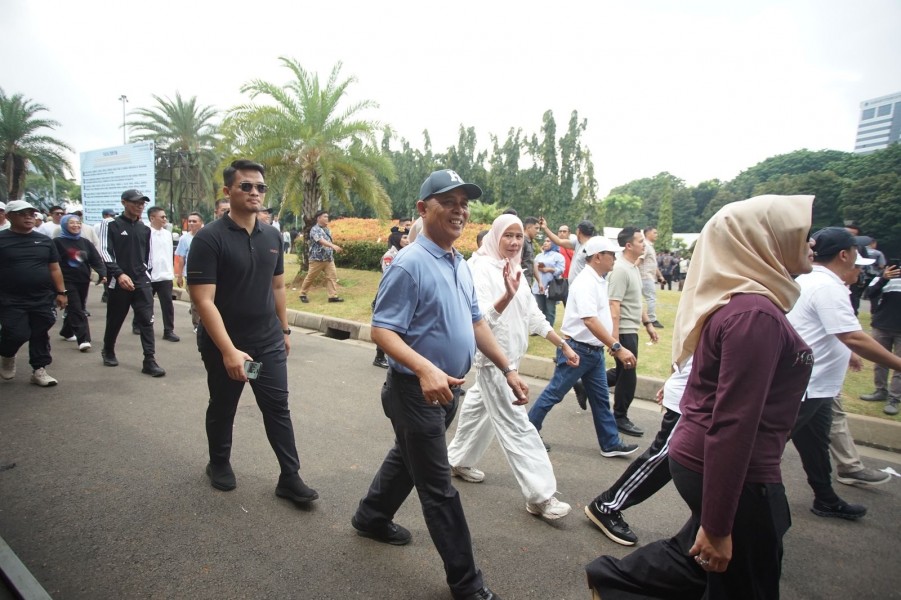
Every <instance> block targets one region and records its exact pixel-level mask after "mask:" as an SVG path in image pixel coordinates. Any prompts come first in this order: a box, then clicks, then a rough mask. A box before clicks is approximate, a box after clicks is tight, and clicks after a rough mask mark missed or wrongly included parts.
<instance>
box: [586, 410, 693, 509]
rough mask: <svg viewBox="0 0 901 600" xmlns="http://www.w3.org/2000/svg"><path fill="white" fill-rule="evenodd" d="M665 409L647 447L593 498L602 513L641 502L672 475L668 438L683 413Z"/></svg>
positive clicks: (656, 490)
mask: <svg viewBox="0 0 901 600" xmlns="http://www.w3.org/2000/svg"><path fill="white" fill-rule="evenodd" d="M665 410H666V412H665V413H664V414H663V420H662V421H661V422H660V431H658V432H657V436H656V437H655V438H654V441H653V442H651V445H650V446H649V447H648V449H647V450H645V451H644V453H643V454H642V455H641V456H639V457H638V458H636V459H635V460H633V461H632V464H630V465H629V466H628V467H626V470H625V471H624V472H623V474H622V475H620V477H619V479H617V480H616V483H614V484H613V485H612V486H610V487H609V488H607V491H605V492H604V493H603V494H601V495H600V496H598V497H597V498H595V499H594V502H595V503H596V506H597V507H598V509H600V511H601V512H605V513H608V514H609V513H614V512H618V511H621V510H626V509H627V508H629V507H630V506H635V505H636V504H641V503H642V502H644V501H645V500H647V499H648V498H650V497H651V496H653V495H654V494H656V493H657V492H658V491H659V490H660V488H662V487H663V486H665V485H666V484H667V483H669V482H670V480H671V479H672V478H673V477H672V475H670V472H669V439H670V436H671V435H672V433H673V429H675V427H676V423H678V422H679V418H680V417H681V416H682V415H680V414H679V413H677V412H676V411H674V410H670V409H668V408H667V409H665Z"/></svg>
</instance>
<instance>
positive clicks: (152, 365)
mask: <svg viewBox="0 0 901 600" xmlns="http://www.w3.org/2000/svg"><path fill="white" fill-rule="evenodd" d="M141 373H146V374H147V375H150V376H151V377H162V376H163V375H165V374H166V370H165V369H163V368H162V367H161V366H159V365H158V364H156V361H155V360H153V359H152V358H151V359H147V360H145V361H144V368H143V369H141Z"/></svg>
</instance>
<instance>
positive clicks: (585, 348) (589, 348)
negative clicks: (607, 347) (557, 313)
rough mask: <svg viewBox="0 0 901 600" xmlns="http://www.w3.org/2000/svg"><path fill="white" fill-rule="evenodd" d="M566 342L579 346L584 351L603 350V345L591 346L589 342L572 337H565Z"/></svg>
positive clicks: (575, 346)
mask: <svg viewBox="0 0 901 600" xmlns="http://www.w3.org/2000/svg"><path fill="white" fill-rule="evenodd" d="M566 343H567V344H569V345H570V346H572V347H574V348H579V349H580V350H582V351H584V352H603V351H604V347H603V346H592V345H591V344H586V343H585V342H580V341H577V340H574V339H572V338H566Z"/></svg>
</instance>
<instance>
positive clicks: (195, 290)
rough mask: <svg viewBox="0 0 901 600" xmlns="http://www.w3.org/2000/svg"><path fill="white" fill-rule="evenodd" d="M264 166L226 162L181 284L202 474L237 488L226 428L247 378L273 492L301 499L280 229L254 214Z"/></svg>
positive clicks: (307, 492)
mask: <svg viewBox="0 0 901 600" xmlns="http://www.w3.org/2000/svg"><path fill="white" fill-rule="evenodd" d="M264 173H265V169H264V168H263V165H260V164H257V163H255V162H252V161H249V160H236V161H234V162H233V163H232V164H231V166H229V167H228V168H226V169H225V172H224V173H223V175H224V179H225V187H224V188H223V190H224V192H225V195H226V196H227V197H228V198H229V206H230V209H229V213H228V214H227V215H224V216H222V217H221V218H219V219H217V220H215V221H213V222H212V223H210V224H209V225H207V226H206V227H204V228H203V229H201V230H200V231H198V232H197V233H196V234H195V236H194V241H192V242H191V253H190V254H189V256H188V268H187V275H188V291H189V293H190V294H191V301H192V302H193V303H194V306H195V308H196V309H197V312H198V313H199V314H200V326H199V327H198V329H197V347H198V349H199V350H200V356H201V358H202V359H203V364H204V366H205V367H206V370H207V385H208V386H209V389H210V403H209V406H208V407H207V412H206V433H207V440H208V442H209V451H210V462H209V464H208V465H207V468H206V472H207V475H208V476H209V478H210V483H211V485H212V486H213V487H214V488H216V489H218V490H222V491H229V490H233V489H235V487H236V485H237V482H236V480H235V474H234V472H233V471H232V468H231V462H230V458H231V446H232V429H233V424H234V420H235V412H236V411H237V409H238V400H239V399H240V397H241V392H242V391H243V389H244V384H245V383H246V382H248V381H250V387H251V388H252V389H253V394H254V396H255V397H256V400H257V405H258V406H259V407H260V412H262V413H263V423H264V424H265V428H266V436H267V437H268V438H269V443H270V445H271V446H272V450H273V451H274V452H275V456H276V458H277V459H278V463H279V466H280V467H281V475H280V476H279V478H278V484H277V485H276V488H275V493H276V495H278V496H281V497H283V498H287V499H289V500H292V501H294V502H296V503H298V504H307V503H309V502H312V501H313V500H316V499H317V498H318V497H319V494H318V493H317V492H316V490H314V489H311V488H310V487H308V486H307V485H306V484H305V483H304V481H303V479H301V477H300V474H299V473H298V471H299V469H300V459H299V458H298V455H297V447H296V445H295V443H294V428H293V425H292V424H291V412H290V410H289V409H288V366H287V358H288V352H289V351H290V349H291V345H290V341H289V337H288V336H289V335H290V334H291V329H290V327H289V326H288V312H287V297H286V295H285V294H286V292H285V275H284V270H285V269H284V254H283V250H282V242H281V236H280V235H279V232H278V230H276V229H275V228H274V227H272V226H269V225H266V224H264V223H263V222H262V221H261V220H260V219H258V218H257V216H258V214H259V212H260V211H261V210H262V202H263V197H264V195H265V194H266V189H267V187H266V184H265V183H264V180H263V175H264ZM248 250H249V251H248ZM253 363H255V364H253ZM248 374H251V377H248Z"/></svg>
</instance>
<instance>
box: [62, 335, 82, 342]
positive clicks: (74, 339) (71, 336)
mask: <svg viewBox="0 0 901 600" xmlns="http://www.w3.org/2000/svg"><path fill="white" fill-rule="evenodd" d="M61 337H62V338H63V339H64V340H66V341H67V342H76V341H78V338H77V337H75V336H74V335H70V336H69V337H66V336H64V335H63V336H61Z"/></svg>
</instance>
